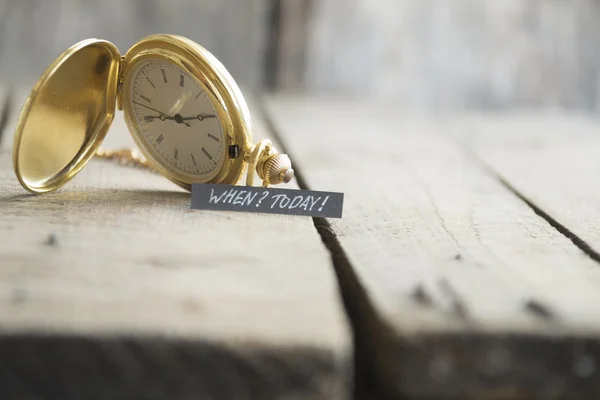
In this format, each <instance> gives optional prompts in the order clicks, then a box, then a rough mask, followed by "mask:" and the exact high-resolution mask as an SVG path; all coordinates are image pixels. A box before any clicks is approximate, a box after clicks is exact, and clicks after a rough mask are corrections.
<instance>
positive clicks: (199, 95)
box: [194, 92, 202, 99]
mask: <svg viewBox="0 0 600 400" xmlns="http://www.w3.org/2000/svg"><path fill="white" fill-rule="evenodd" d="M201 94H202V92H200V93H198V95H197V96H196V97H194V99H197V98H198V97H200V95H201Z"/></svg>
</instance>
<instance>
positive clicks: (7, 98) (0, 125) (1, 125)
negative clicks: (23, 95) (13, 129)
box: [0, 86, 12, 150]
mask: <svg viewBox="0 0 600 400" xmlns="http://www.w3.org/2000/svg"><path fill="white" fill-rule="evenodd" d="M11 100H12V96H11V93H10V91H9V90H3V89H2V86H0V150H1V149H2V141H3V140H7V139H6V137H7V136H8V134H7V133H6V131H7V128H8V124H9V121H10V118H11V115H12V114H11V107H12V104H11Z"/></svg>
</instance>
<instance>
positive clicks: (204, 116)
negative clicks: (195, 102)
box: [182, 114, 216, 121]
mask: <svg viewBox="0 0 600 400" xmlns="http://www.w3.org/2000/svg"><path fill="white" fill-rule="evenodd" d="M206 118H216V115H214V114H198V115H195V116H193V117H186V118H182V120H183V121H188V120H191V119H197V120H198V121H202V120H205V119H206Z"/></svg>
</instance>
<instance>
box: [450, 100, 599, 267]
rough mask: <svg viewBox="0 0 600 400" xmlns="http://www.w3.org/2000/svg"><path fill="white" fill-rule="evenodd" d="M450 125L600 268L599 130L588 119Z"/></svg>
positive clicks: (482, 118) (519, 116)
mask: <svg viewBox="0 0 600 400" xmlns="http://www.w3.org/2000/svg"><path fill="white" fill-rule="evenodd" d="M510 115H511V116H510V117H509V118H507V117H503V118H500V117H498V116H494V115H486V114H479V115H473V114H472V115H471V116H470V118H463V119H462V120H461V121H457V120H453V121H449V126H452V130H453V132H454V133H455V134H456V135H458V136H459V137H461V138H462V140H463V141H464V142H465V144H466V145H467V146H469V147H470V148H471V149H472V151H474V153H475V154H477V155H478V157H480V158H481V159H482V162H484V163H485V164H487V165H488V166H489V167H490V168H491V169H493V171H494V172H495V173H497V174H498V175H499V176H501V177H502V178H503V179H504V180H505V181H506V182H507V184H508V185H510V186H511V187H512V188H513V190H516V191H517V192H518V193H519V194H520V195H522V196H524V197H525V198H526V199H527V200H528V201H530V202H531V203H532V204H533V205H535V207H537V208H538V209H539V210H540V212H542V213H544V214H546V218H547V219H548V220H550V221H551V222H552V223H555V224H556V225H557V227H558V229H560V230H562V231H563V233H564V234H565V235H567V236H569V237H570V238H571V240H573V241H574V242H575V243H576V244H577V245H578V246H579V247H581V248H582V249H583V250H584V251H585V252H586V253H588V254H589V255H590V257H592V258H594V259H595V260H596V261H598V262H600V253H599V251H600V221H599V220H598V218H597V216H598V215H599V213H600V205H599V203H598V198H600V190H599V189H598V185H597V183H596V182H597V180H598V173H599V171H600V163H599V162H598V155H599V154H600V137H599V133H600V128H599V126H600V125H599V124H598V119H597V118H596V117H594V116H593V115H584V114H581V113H569V114H565V113H556V112H537V113H532V112H529V113H524V112H521V113H517V112H515V113H511V114H510Z"/></svg>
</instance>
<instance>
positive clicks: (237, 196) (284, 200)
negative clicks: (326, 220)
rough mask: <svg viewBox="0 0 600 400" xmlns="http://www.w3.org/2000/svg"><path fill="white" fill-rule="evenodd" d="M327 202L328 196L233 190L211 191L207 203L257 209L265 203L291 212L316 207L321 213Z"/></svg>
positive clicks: (310, 209)
mask: <svg viewBox="0 0 600 400" xmlns="http://www.w3.org/2000/svg"><path fill="white" fill-rule="evenodd" d="M327 200H329V196H313V195H310V194H306V195H296V196H288V195H286V194H281V193H272V192H270V191H269V190H264V191H262V193H258V192H252V191H247V190H242V189H237V188H235V189H229V190H225V191H224V192H222V193H215V190H214V189H211V190H210V199H209V203H210V204H231V205H238V206H240V207H250V206H254V207H259V206H260V205H261V204H262V203H263V202H267V204H270V208H271V209H273V208H280V209H288V210H293V209H296V208H297V209H301V210H304V211H312V210H313V208H314V207H318V211H321V210H322V209H323V207H324V206H325V204H326V203H327Z"/></svg>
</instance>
